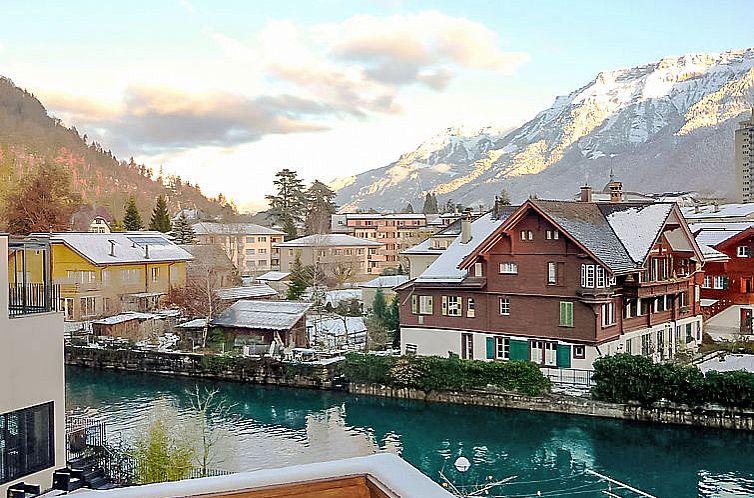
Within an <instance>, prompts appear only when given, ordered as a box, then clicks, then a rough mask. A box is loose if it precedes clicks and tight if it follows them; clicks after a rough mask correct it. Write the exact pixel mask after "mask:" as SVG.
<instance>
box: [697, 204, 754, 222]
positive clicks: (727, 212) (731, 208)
mask: <svg viewBox="0 0 754 498" xmlns="http://www.w3.org/2000/svg"><path fill="white" fill-rule="evenodd" d="M697 211H698V212H697ZM683 216H684V217H685V218H686V219H687V220H695V219H706V218H721V219H725V218H734V219H748V218H754V203H743V204H721V205H719V206H716V205H714V204H712V205H707V206H697V207H686V208H683Z"/></svg>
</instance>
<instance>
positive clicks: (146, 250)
mask: <svg viewBox="0 0 754 498" xmlns="http://www.w3.org/2000/svg"><path fill="white" fill-rule="evenodd" d="M144 258H145V259H149V244H147V245H145V246H144Z"/></svg>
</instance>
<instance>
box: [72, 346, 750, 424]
mask: <svg viewBox="0 0 754 498" xmlns="http://www.w3.org/2000/svg"><path fill="white" fill-rule="evenodd" d="M65 361H66V365H70V366H76V367H84V368H97V369H103V370H125V371H131V372H139V373H147V374H155V375H168V376H177V377H192V378H201V379H211V380H224V381H232V382H241V383H250V384H262V385H275V386H285V387H298V388H307V389H321V390H334V389H338V388H339V385H340V382H339V378H340V375H341V367H342V363H341V362H340V361H339V360H337V359H333V360H327V361H324V362H315V363H293V362H282V361H278V360H274V359H271V358H260V359H253V358H243V357H225V356H214V355H213V356H209V355H202V354H197V353H181V352H157V351H140V350H131V349H97V348H90V347H80V346H66V348H65ZM348 391H349V392H350V393H352V394H357V395H368V396H379V397H386V398H396V399H410V400H416V401H423V402H433V403H450V404H456V405H477V406H488V407H496V408H506V409H516V410H527V411H540V412H550V413H567V414H572V415H583V416H588V417H601V418H612V419H619V420H630V421H641V422H650V423H656V424H675V425H687V426H697V427H708V428H722V429H734V430H743V431H754V411H751V410H735V409H725V408H722V407H716V406H708V407H705V408H694V409H690V408H688V407H685V406H673V405H671V404H659V403H657V404H655V405H653V406H651V407H645V406H640V405H638V404H620V403H607V402H601V401H594V400H591V399H588V398H582V397H572V396H561V395H546V396H525V395H521V394H515V393H508V392H488V391H463V392H460V391H430V392H425V391H422V390H418V389H408V388H394V387H387V386H382V385H379V384H359V383H350V384H349V385H348Z"/></svg>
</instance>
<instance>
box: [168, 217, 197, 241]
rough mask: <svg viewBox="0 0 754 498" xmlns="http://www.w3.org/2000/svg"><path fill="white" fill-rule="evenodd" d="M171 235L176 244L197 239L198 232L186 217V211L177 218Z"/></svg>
mask: <svg viewBox="0 0 754 498" xmlns="http://www.w3.org/2000/svg"><path fill="white" fill-rule="evenodd" d="M170 235H172V237H173V241H174V242H175V243H176V244H193V243H194V242H195V241H196V233H195V232H194V229H193V228H192V227H191V224H190V223H189V221H188V218H186V213H181V216H180V217H179V218H178V219H177V220H175V223H173V230H172V232H170Z"/></svg>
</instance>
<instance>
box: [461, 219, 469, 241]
mask: <svg viewBox="0 0 754 498" xmlns="http://www.w3.org/2000/svg"><path fill="white" fill-rule="evenodd" d="M470 241H471V213H468V212H467V213H464V215H463V218H461V244H468V243H469V242H470Z"/></svg>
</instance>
